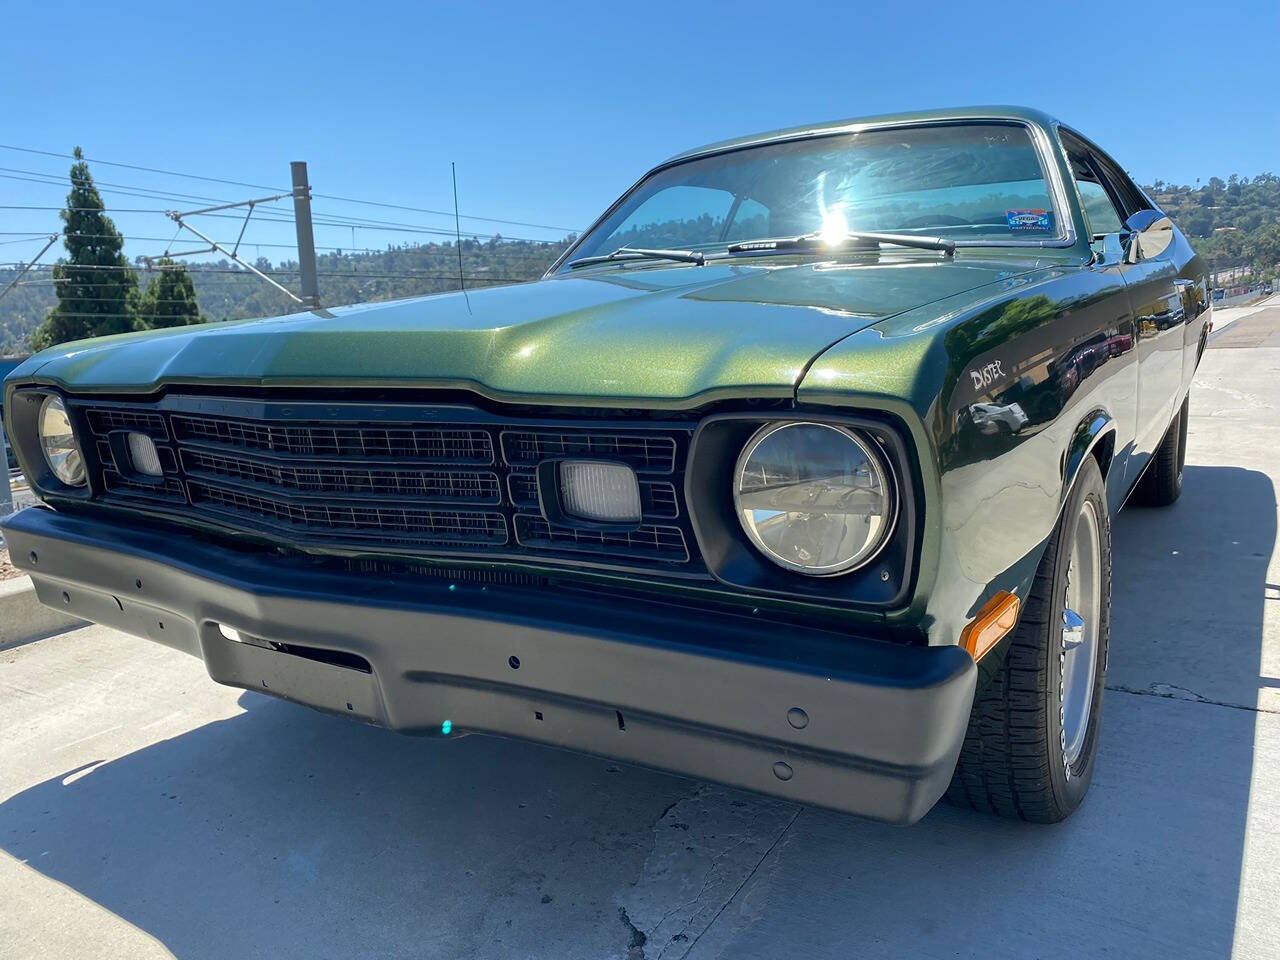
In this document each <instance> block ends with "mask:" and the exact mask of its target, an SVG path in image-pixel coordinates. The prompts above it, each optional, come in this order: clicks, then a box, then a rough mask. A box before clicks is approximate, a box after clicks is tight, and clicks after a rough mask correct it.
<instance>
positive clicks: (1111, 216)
mask: <svg viewBox="0 0 1280 960" xmlns="http://www.w3.org/2000/svg"><path fill="white" fill-rule="evenodd" d="M1063 144H1064V146H1065V147H1066V149H1067V157H1068V160H1069V162H1070V165H1071V172H1072V175H1073V177H1074V178H1075V181H1076V187H1077V189H1078V190H1079V192H1080V199H1081V203H1082V204H1083V206H1084V210H1085V217H1086V219H1087V220H1088V221H1089V227H1090V232H1091V234H1092V236H1093V240H1094V242H1095V246H1096V248H1097V249H1099V251H1100V254H1101V255H1102V256H1104V257H1110V258H1111V259H1113V260H1115V262H1116V268H1117V269H1118V270H1119V271H1120V273H1121V275H1122V276H1123V278H1124V282H1125V289H1126V294H1127V296H1128V299H1129V305H1130V309H1131V311H1132V314H1133V329H1134V339H1135V348H1136V350H1137V355H1138V396H1137V411H1136V419H1135V427H1136V429H1135V431H1134V447H1133V450H1132V451H1131V459H1132V461H1133V464H1132V465H1133V467H1134V470H1133V472H1132V473H1130V476H1133V477H1136V476H1137V475H1138V471H1139V470H1141V469H1142V467H1143V466H1145V464H1146V461H1147V460H1148V459H1149V458H1150V456H1151V454H1152V453H1153V452H1154V450H1155V448H1156V447H1157V446H1159V444H1160V440H1161V439H1162V438H1163V437H1164V433H1165V430H1166V429H1167V428H1168V426H1169V422H1170V421H1171V420H1172V419H1173V415H1174V405H1175V404H1176V403H1177V401H1178V400H1179V398H1180V397H1181V393H1182V385H1183V374H1184V371H1183V340H1184V331H1183V319H1184V317H1185V311H1184V309H1183V297H1182V285H1181V283H1180V278H1179V269H1180V264H1178V263H1177V261H1176V259H1175V256H1174V253H1175V250H1176V247H1175V246H1170V247H1168V248H1167V249H1166V250H1164V251H1162V252H1160V253H1159V254H1158V255H1155V256H1149V257H1147V256H1133V255H1131V254H1132V252H1133V250H1134V247H1133V241H1134V238H1133V237H1132V236H1131V234H1132V233H1133V231H1132V230H1131V229H1130V225H1131V224H1132V223H1136V222H1138V221H1142V220H1145V219H1150V218H1151V215H1152V214H1158V211H1152V210H1151V206H1150V204H1149V203H1147V201H1146V198H1145V197H1143V196H1142V194H1141V193H1140V192H1139V191H1138V190H1137V189H1136V188H1135V187H1133V185H1132V183H1131V182H1129V180H1128V178H1127V177H1124V175H1123V174H1122V173H1120V171H1119V169H1118V168H1117V167H1116V166H1115V164H1114V162H1113V161H1111V160H1110V158H1108V157H1106V155H1105V154H1102V153H1101V151H1099V150H1098V149H1097V148H1096V147H1093V146H1092V145H1091V144H1089V143H1088V142H1087V141H1085V140H1083V139H1082V138H1079V139H1077V138H1076V137H1074V136H1072V135H1070V134H1067V133H1066V132H1065V131H1064V136H1063ZM1144 211H1150V213H1147V214H1145V215H1144Z"/></svg>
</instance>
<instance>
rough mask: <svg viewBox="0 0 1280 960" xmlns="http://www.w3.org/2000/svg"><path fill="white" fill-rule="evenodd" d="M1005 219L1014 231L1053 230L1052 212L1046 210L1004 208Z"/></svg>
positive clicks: (1041, 231) (1036, 231) (1049, 231)
mask: <svg viewBox="0 0 1280 960" xmlns="http://www.w3.org/2000/svg"><path fill="white" fill-rule="evenodd" d="M1005 219H1006V220H1007V222H1008V224H1009V229H1010V230H1012V231H1013V232H1014V233H1052V232H1053V214H1052V213H1050V212H1049V211H1048V210H1006V211H1005Z"/></svg>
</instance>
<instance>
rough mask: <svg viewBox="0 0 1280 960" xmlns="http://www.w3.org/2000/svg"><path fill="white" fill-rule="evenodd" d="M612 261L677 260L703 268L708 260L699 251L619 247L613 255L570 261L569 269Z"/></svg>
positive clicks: (607, 254)
mask: <svg viewBox="0 0 1280 960" xmlns="http://www.w3.org/2000/svg"><path fill="white" fill-rule="evenodd" d="M610 260H675V261H677V262H678V263H696V264H697V265H698V266H702V264H703V263H705V262H706V258H705V257H704V256H703V255H702V254H701V253H699V252H698V251H697V250H650V249H648V248H646V247H619V248H618V249H617V250H615V251H613V253H606V254H602V255H601V256H598V257H579V258H578V259H577V260H570V261H569V264H568V266H569V269H570V270H572V269H574V268H575V267H588V266H590V265H591V264H593V263H608V262H609V261H610Z"/></svg>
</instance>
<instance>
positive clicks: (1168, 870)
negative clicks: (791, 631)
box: [0, 309, 1280, 960]
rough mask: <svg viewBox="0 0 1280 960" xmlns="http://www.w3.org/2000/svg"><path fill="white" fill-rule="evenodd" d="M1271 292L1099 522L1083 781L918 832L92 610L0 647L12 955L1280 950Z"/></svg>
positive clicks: (1, 822)
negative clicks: (644, 762)
mask: <svg viewBox="0 0 1280 960" xmlns="http://www.w3.org/2000/svg"><path fill="white" fill-rule="evenodd" d="M1278 372H1280V309H1266V310H1261V311H1255V312H1253V313H1251V314H1249V315H1248V316H1245V317H1242V318H1240V319H1238V320H1236V321H1235V322H1234V323H1232V324H1231V325H1230V326H1229V327H1227V328H1226V329H1223V330H1222V332H1221V333H1220V334H1218V335H1217V336H1216V337H1215V340H1214V342H1213V346H1212V348H1211V349H1210V351H1209V352H1208V354H1207V355H1206V357H1205V360H1204V362H1203V364H1202V366H1201V370H1200V374H1199V376H1198V378H1197V383H1196V388H1195V390H1194V392H1193V394H1192V406H1191V412H1192V419H1191V425H1190V430H1189V452H1188V466H1187V472H1186V486H1185V492H1184V495H1183V498H1182V500H1181V501H1180V502H1179V503H1178V504H1177V505H1176V506H1175V507H1173V508H1172V509H1168V510H1162V511H1153V510H1145V511H1144V510H1131V511H1127V512H1125V513H1124V514H1123V515H1122V516H1121V517H1120V518H1119V520H1118V521H1117V524H1116V530H1115V551H1116V556H1115V577H1116V579H1115V585H1114V625H1113V640H1112V653H1111V665H1110V678H1109V689H1108V691H1107V695H1106V704H1105V711H1104V716H1105V728H1104V731H1103V739H1102V748H1101V756H1100V759H1099V766H1098V771H1097V775H1096V777H1095V779H1094V783H1093V792H1092V794H1091V796H1090V797H1089V799H1088V801H1087V803H1086V804H1085V806H1084V807H1083V808H1082V809H1081V810H1080V811H1079V813H1077V815H1076V816H1075V817H1074V818H1073V819H1072V820H1070V821H1069V822H1068V823H1066V824H1063V825H1060V826H1057V827H1049V828H1046V827H1035V826H1026V825H1022V824H1016V823H1009V822H1004V821H999V820H995V819H990V818H987V817H984V816H980V815H975V814H972V813H968V812H963V811H958V810H955V809H951V808H949V807H945V806H943V807H939V808H937V809H936V810H934V811H933V812H932V813H931V814H930V815H929V816H928V817H927V818H926V819H925V821H924V822H923V823H921V824H919V825H917V826H915V827H910V828H895V827H885V826H879V825H876V824H871V823H865V822H861V821H858V820H855V819H852V818H849V817H844V816H840V815H837V814H832V813H827V812H823V811H819V810H814V809H806V808H801V807H796V806H793V805H790V804H787V803H783V802H779V801H773V800H766V799H762V798H759V797H755V796H752V795H748V794H743V793H738V792H735V791H731V790H726V789H722V788H719V787H714V786H709V785H705V784H700V783H697V782H694V781H690V780H685V779H681V778H678V777H672V776H666V775H663V774H659V773H653V772H649V771H645V770H638V769H633V768H629V767H624V766H621V765H616V764H611V763H609V762H607V761H603V760H598V759H592V758H587V757H580V756H575V755H572V754H568V753H561V752H558V751H554V750H550V749H545V748H540V747H536V746H529V745H525V744H520V743H515V742H506V741H501V740H495V739H488V738H481V737H470V738H465V739H460V740H454V741H446V742H440V741H421V740H413V739H409V738H405V737H401V736H398V735H395V734H391V733H387V732H385V731H380V730H377V729H373V728H368V727H361V726H358V725H355V724H353V723H350V722H347V721H345V720H341V719H334V718H329V717H326V716H322V715H320V714H316V713H312V712H310V711H307V710H305V709H303V708H300V707H295V706H292V705H289V704H284V703H279V702H276V701H272V700H268V699H266V698H263V697H261V696H259V695H257V694H253V693H242V692H240V691H236V690H229V689H226V688H221V687H217V686H215V685H214V684H213V683H212V682H211V681H209V680H208V678H207V677H206V675H205V673H204V669H203V666H202V665H201V664H200V663H199V662H197V661H195V660H193V659H189V658H187V657H185V656H183V655H181V654H178V653H174V652H172V651H170V650H168V649H165V648H161V647H158V646H155V645H153V644H151V643H148V642H145V641H142V640H134V639H131V638H129V637H125V636H123V635H120V634H117V633H113V632H112V631H109V630H104V629H101V628H97V627H89V628H85V629H82V630H79V631H75V632H72V633H67V634H63V635H61V636H58V637H53V638H50V639H46V640H41V641H39V642H36V643H30V644H27V645H25V646H21V647H16V648H10V649H7V650H2V651H0V956H2V957H5V958H14V960H16V958H26V957H86V958H89V957H112V958H116V957H129V958H149V957H167V956H176V957H179V958H183V960H213V958H223V957H264V958H265V957H271V958H294V957H297V958H302V957H305V958H309V960H311V958H329V957H333V958H343V960H350V958H360V957H366V956H369V957H432V958H436V957H439V958H473V957H474V958H554V960H571V958H590V960H599V958H628V960H633V958H640V957H644V958H649V960H654V958H659V957H662V958H671V960H674V958H681V957H690V958H695V960H707V958H718V957H724V958H733V960H748V958H826V957H831V958H837V957H838V958H849V957H875V958H880V957H883V958H904V957H912V958H915V957H920V958H941V957H948V958H949V957H981V958H984V960H991V958H1003V957H1017V958H1023V957H1042V958H1058V957H1063V958H1072V960H1078V958H1090V957H1115V958H1126V960H1130V958H1141V957H1153V958H1157V957H1158V958H1167V957H1206V958H1221V957H1227V956H1236V957H1272V958H1274V957H1280V907H1278V906H1277V904H1280V552H1278V551H1277V547H1276V528H1277V508H1276V494H1275V487H1276V483H1277V482H1278V481H1280V409H1278V407H1280V375H1278Z"/></svg>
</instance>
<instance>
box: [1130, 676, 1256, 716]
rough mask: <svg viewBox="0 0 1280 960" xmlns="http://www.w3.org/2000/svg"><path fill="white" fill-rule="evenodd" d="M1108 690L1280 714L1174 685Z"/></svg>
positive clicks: (1152, 685)
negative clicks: (1206, 695)
mask: <svg viewBox="0 0 1280 960" xmlns="http://www.w3.org/2000/svg"><path fill="white" fill-rule="evenodd" d="M1107 689H1108V690H1113V691H1115V692H1116V693H1128V694H1132V695H1133V696H1135V697H1158V698H1159V699H1161V700H1182V701H1185V702H1187V703H1208V704H1211V705H1212V706H1215V707H1226V708H1228V709H1229V710H1244V711H1247V712H1249V713H1280V709H1275V708H1272V707H1259V706H1252V707H1251V706H1249V705H1248V704H1245V703H1228V702H1227V701H1225V700H1211V699H1210V698H1209V697H1202V696H1201V695H1200V694H1198V693H1196V692H1195V691H1194V690H1188V689H1187V688H1186V687H1179V686H1177V685H1175V684H1172V683H1153V684H1151V686H1149V687H1147V688H1146V689H1139V688H1137V687H1126V686H1123V685H1121V684H1110V683H1109V684H1107Z"/></svg>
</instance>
